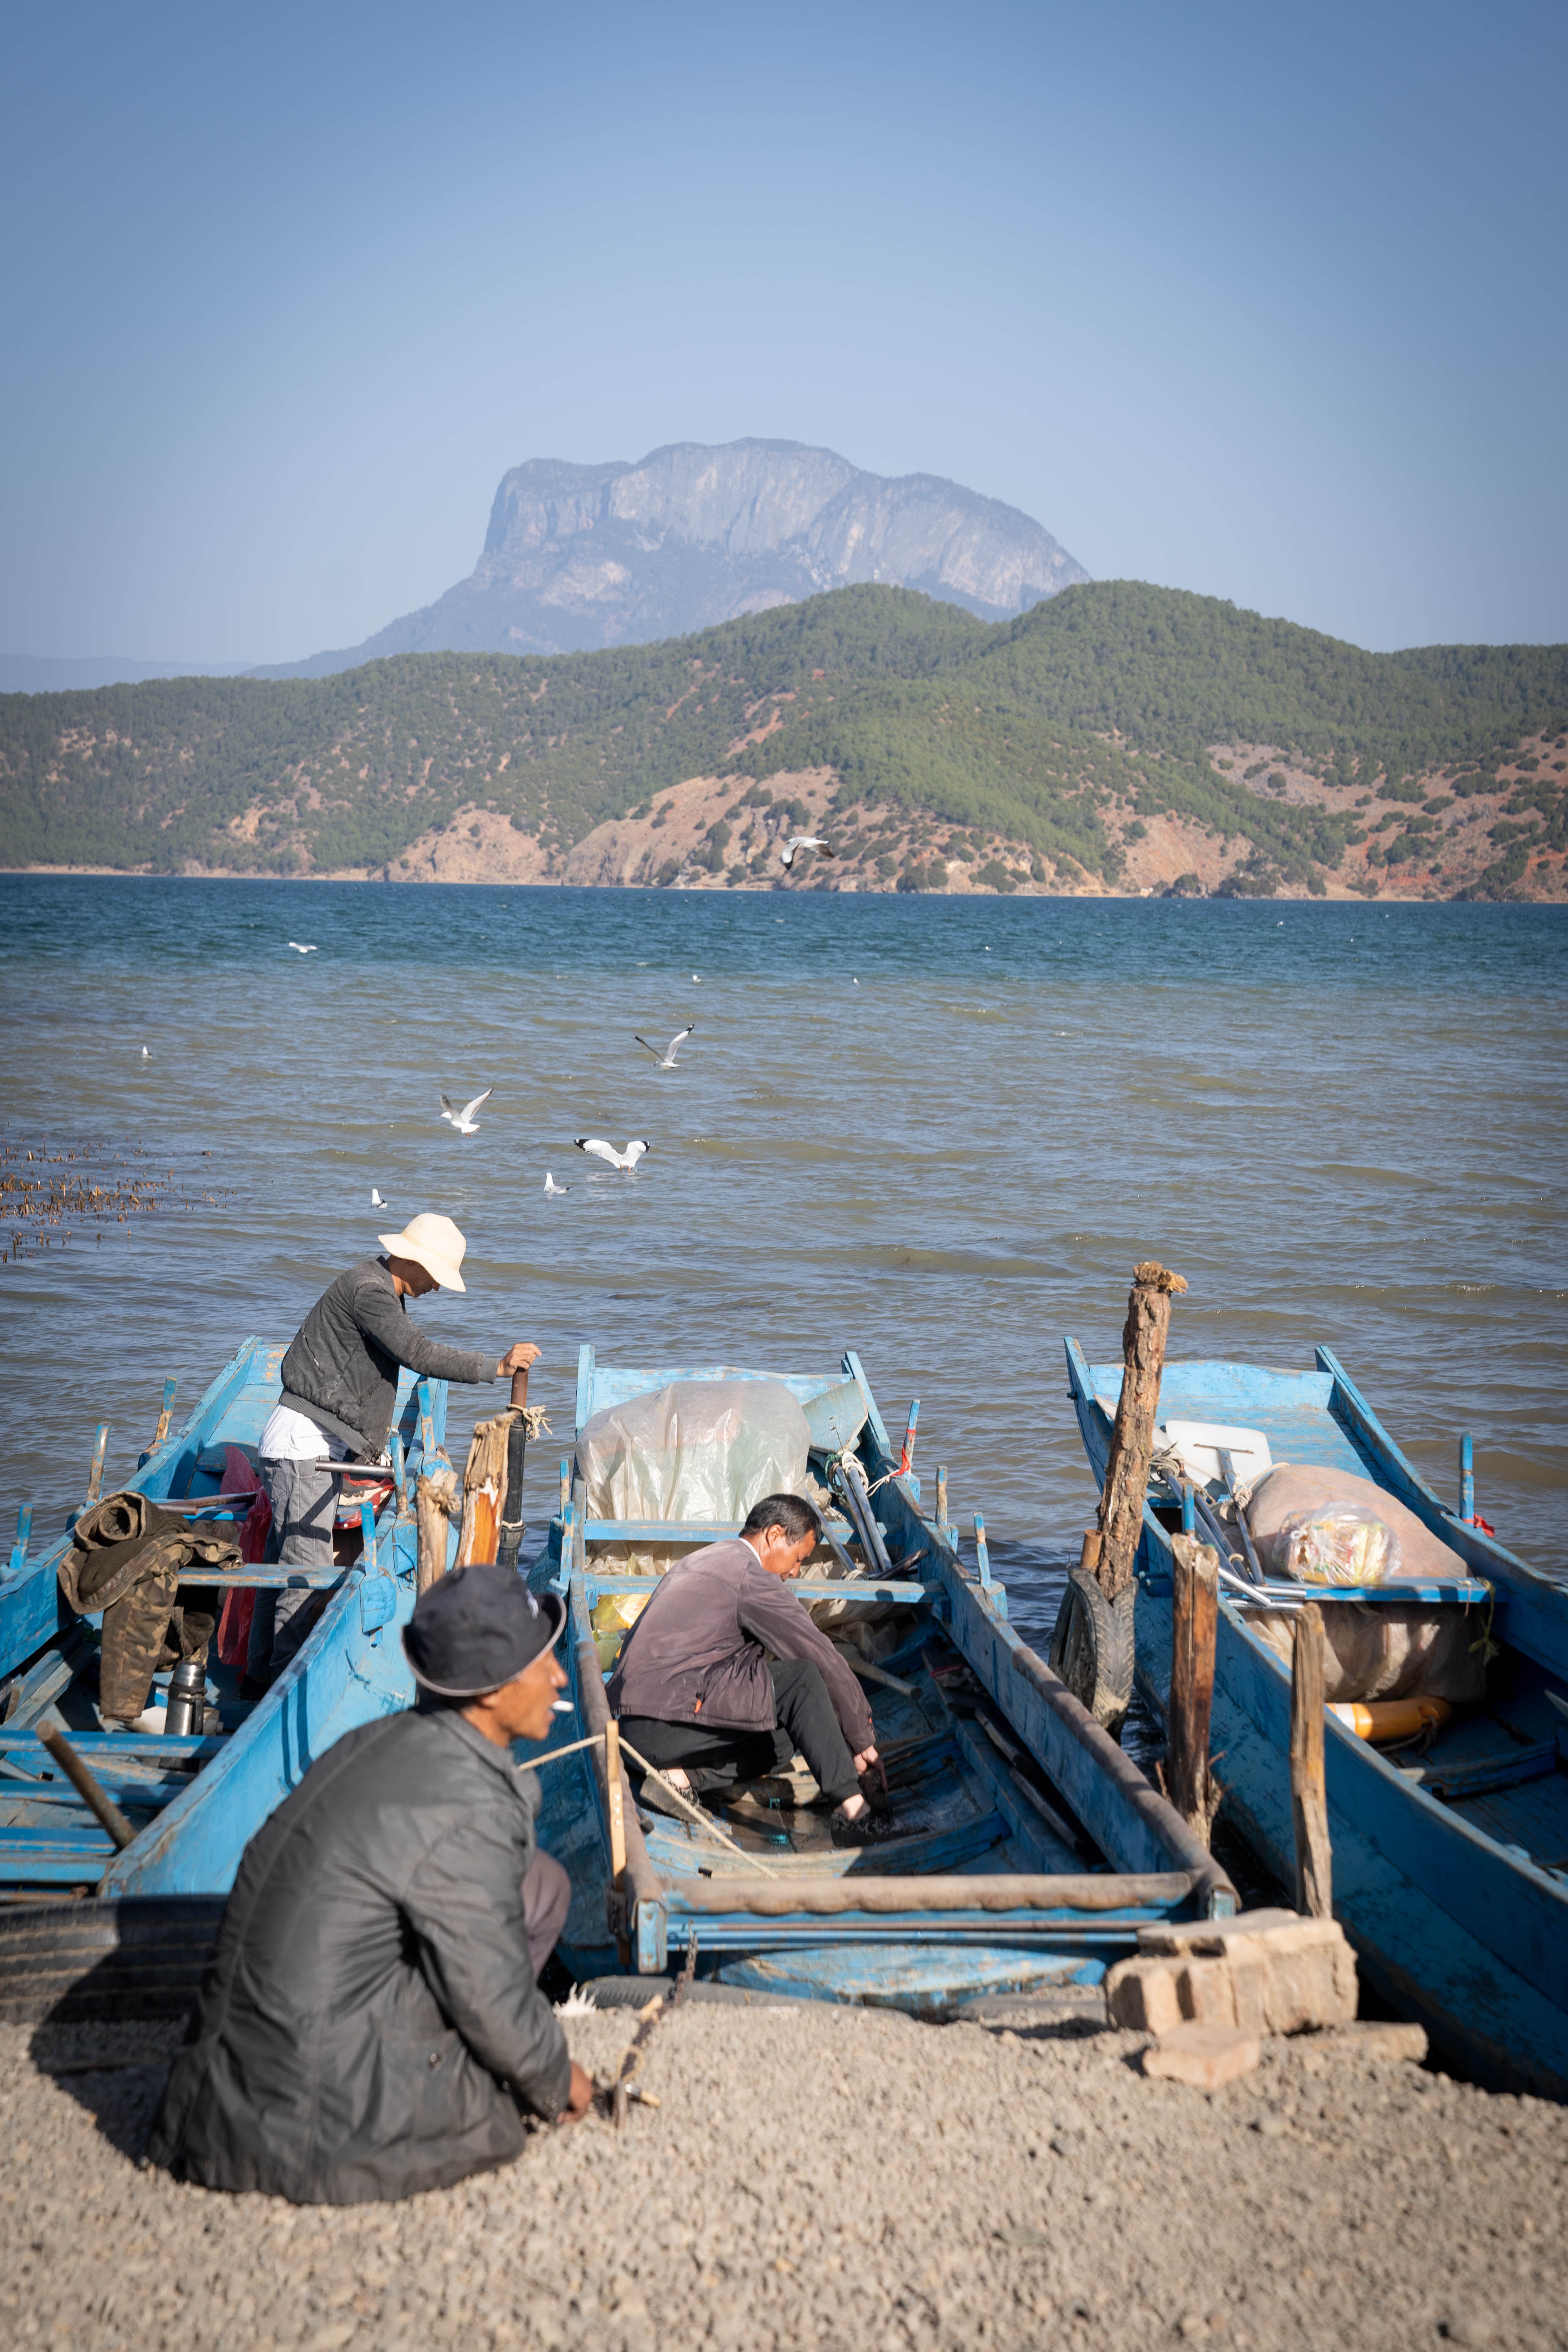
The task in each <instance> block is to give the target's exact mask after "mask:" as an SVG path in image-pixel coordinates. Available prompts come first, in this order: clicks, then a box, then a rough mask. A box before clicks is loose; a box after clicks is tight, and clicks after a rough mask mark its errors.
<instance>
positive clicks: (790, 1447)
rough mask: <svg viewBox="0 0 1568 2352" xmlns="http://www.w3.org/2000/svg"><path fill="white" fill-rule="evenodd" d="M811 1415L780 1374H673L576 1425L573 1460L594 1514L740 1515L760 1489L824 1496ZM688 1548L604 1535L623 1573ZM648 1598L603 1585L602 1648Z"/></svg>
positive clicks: (609, 1557)
mask: <svg viewBox="0 0 1568 2352" xmlns="http://www.w3.org/2000/svg"><path fill="white" fill-rule="evenodd" d="M809 1446H810V1434H809V1432H808V1430H807V1428H806V1421H805V1413H804V1412H802V1410H801V1407H800V1404H799V1402H798V1401H797V1400H796V1398H795V1395H794V1394H793V1392H792V1391H790V1390H789V1389H786V1388H785V1387H784V1383H783V1382H782V1381H669V1382H668V1384H667V1385H666V1386H665V1387H664V1388H662V1389H654V1390H650V1391H647V1393H646V1394H645V1395H642V1396H635V1397H628V1398H627V1399H626V1402H625V1403H624V1404H614V1405H607V1406H606V1407H605V1411H604V1412H596V1413H595V1415H594V1417H593V1419H592V1420H591V1421H590V1422H588V1423H586V1424H585V1426H584V1428H583V1429H581V1430H580V1431H579V1432H578V1435H577V1467H578V1470H579V1471H580V1472H581V1474H582V1476H583V1479H584V1485H585V1486H586V1488H587V1502H588V1517H590V1518H592V1519H697V1520H702V1519H710V1520H713V1519H717V1520H720V1521H724V1520H731V1521H735V1520H740V1519H743V1518H744V1517H745V1516H746V1514H747V1512H748V1511H749V1510H750V1509H751V1507H752V1504H753V1503H755V1502H760V1501H761V1499H762V1497H763V1496H764V1495H805V1496H807V1497H808V1498H809V1499H810V1500H811V1501H813V1502H818V1503H820V1501H821V1500H822V1499H823V1490H822V1488H821V1487H820V1486H817V1485H816V1481H815V1480H814V1479H813V1478H811V1477H810V1476H809V1475H808V1474H807V1469H806V1455H807V1453H808V1451H809ZM690 1549H691V1545H690V1543H689V1540H687V1539H685V1538H682V1539H681V1540H680V1544H679V1549H678V1550H671V1551H665V1550H662V1549H661V1550H660V1551H658V1552H654V1551H651V1550H649V1549H647V1546H646V1545H645V1546H641V1547H635V1548H634V1547H633V1546H631V1545H625V1546H623V1545H618V1544H616V1545H603V1546H601V1547H599V1549H598V1551H597V1558H598V1559H599V1560H600V1562H601V1564H602V1565H604V1566H605V1567H614V1568H615V1569H616V1570H617V1571H618V1572H619V1573H620V1574H621V1575H624V1576H647V1577H652V1576H656V1575H658V1573H659V1571H660V1570H662V1569H665V1568H667V1567H668V1565H669V1563H670V1561H671V1560H672V1559H679V1558H680V1557H681V1556H682V1555H683V1554H684V1553H685V1552H687V1551H689V1550H690ZM646 1608H647V1596H646V1595H645V1594H642V1593H636V1592H627V1593H606V1594H605V1597H604V1598H603V1599H602V1600H600V1601H596V1602H595V1607H594V1632H595V1635H596V1637H597V1638H598V1642H599V1647H600V1655H601V1657H602V1658H603V1657H605V1653H606V1651H608V1652H609V1654H611V1655H613V1654H614V1650H615V1648H616V1647H617V1646H618V1644H619V1642H620V1638H621V1636H622V1634H623V1633H625V1632H626V1628H627V1627H628V1626H630V1625H635V1624H636V1622H637V1619H638V1618H639V1617H640V1616H641V1614H642V1612H643V1611H644V1610H645V1609H646Z"/></svg>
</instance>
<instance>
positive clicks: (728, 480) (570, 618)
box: [257, 439, 1089, 677]
mask: <svg viewBox="0 0 1568 2352" xmlns="http://www.w3.org/2000/svg"><path fill="white" fill-rule="evenodd" d="M1088 577H1089V574H1088V572H1085V570H1084V569H1083V566H1082V565H1081V564H1080V563H1078V562H1075V561H1074V559H1073V558H1072V557H1071V556H1070V555H1068V553H1067V551H1066V550H1065V549H1063V548H1061V547H1059V546H1058V543H1057V541H1055V540H1054V539H1053V538H1052V537H1051V535H1050V533H1049V531H1048V530H1045V529H1044V528H1043V526H1042V525H1041V524H1039V523H1037V522H1035V521H1033V520H1031V519H1030V518H1029V516H1027V515H1026V514H1022V513H1020V512H1019V510H1018V509H1017V508H1016V507H1009V506H1005V505H1004V504H1003V503H1002V502H1001V500H1000V499H987V498H983V497H981V496H980V495H979V494H978V493H977V492H975V491H973V490H966V489H964V488H963V487H962V485H961V484H959V483H957V482H949V481H945V480H943V479H942V478H941V476H939V475H935V474H904V475H900V476H898V477H893V478H889V477H888V476H886V475H881V474H870V473H867V472H866V471H865V470H864V469H863V468H862V467H858V466H853V465H851V464H850V462H849V460H848V459H847V457H839V456H838V455H837V452H836V451H835V450H832V449H816V448H812V447H809V446H807V445H806V444H805V443H804V442H800V441H764V440H757V439H747V440H743V441H728V442H724V443H722V444H720V445H718V446H709V445H708V444H706V443H703V442H698V441H674V442H670V443H669V444H668V446H665V447H664V448H661V449H653V450H650V451H649V453H648V455H647V457H642V458H639V459H638V460H637V463H636V464H635V465H627V464H626V463H624V462H623V461H621V460H619V459H612V460H611V461H609V462H608V463H606V464H603V465H593V466H580V465H574V464H572V463H570V462H568V461H567V460H565V459H563V458H557V457H531V458H530V459H529V460H528V462H527V463H526V464H524V465H521V466H514V467H512V468H511V470H510V473H508V474H506V475H504V476H503V477H502V478H501V483H500V488H499V489H498V490H497V492H496V495H495V501H494V503H493V505H492V506H491V509H490V520H489V530H488V531H487V532H486V534H485V544H484V549H483V551H482V553H481V554H480V557H479V562H478V563H477V564H476V566H475V567H474V570H473V572H471V573H470V574H469V576H468V579H467V580H464V581H460V582H459V583H458V585H457V586H456V587H455V588H449V589H448V590H447V593H446V594H445V595H444V596H441V597H438V598H437V601H436V603H435V604H427V605H426V606H425V607H424V609H423V610H422V611H420V612H417V613H409V614H405V615H404V617H403V618H402V619H401V620H396V621H394V622H392V623H390V624H389V625H388V626H387V627H386V628H384V629H382V630H379V631H378V632H377V634H376V635H374V636H373V637H368V638H366V640H365V641H364V643H363V645H360V646H351V647H349V648H347V649H345V650H343V651H341V652H336V653H327V654H316V655H313V656H311V657H310V659H309V660H308V661H302V662H292V663H289V664H286V665H279V666H278V667H270V668H268V669H264V670H261V671H259V672H258V673H257V674H258V676H260V677H325V676H326V675H328V674H329V673H330V672H331V671H333V670H340V669H348V668H351V667H354V666H355V665H357V664H358V663H360V662H365V661H374V660H375V659H376V658H377V657H378V656H383V655H388V654H400V653H446V652H491V653H516V654H524V653H542V654H561V653H580V652H586V651H589V650H591V649H593V648H595V647H599V646H616V645H641V644H649V643H653V642H655V641H656V640H658V639H659V638H663V637H671V636H686V635H690V634H691V633H692V632H693V631H694V630H698V629H706V628H711V627H713V626H715V625H717V624H718V623H720V622H721V621H729V620H734V619H736V618H738V617H739V616H740V615H741V614H744V613H758V612H765V611H767V610H768V609H769V608H770V607H772V606H773V605H775V604H794V603H795V602H797V601H798V600H799V599H800V598H802V597H805V596H813V595H817V594H820V593H821V592H822V591H823V590H824V589H828V588H842V587H847V586H849V585H850V584H852V583H857V582H863V581H878V580H879V581H882V582H884V583H889V584H891V585H893V586H897V587H902V588H919V589H923V590H924V591H925V593H927V594H928V595H931V596H938V597H941V598H942V599H943V600H944V601H945V602H947V603H949V604H962V605H963V606H964V607H965V608H966V609H967V610H968V611H970V612H972V613H973V614H977V615H978V616H979V617H980V618H981V619H982V620H986V621H999V620H1008V619H1011V618H1012V617H1013V616H1014V615H1016V614H1018V613H1021V612H1024V611H1026V609H1027V608H1028V607H1029V606H1030V605H1031V604H1038V603H1039V602H1040V601H1041V599H1042V598H1044V597H1047V596H1054V595H1055V594H1056V593H1057V592H1058V589H1061V588H1067V587H1069V586H1071V585H1072V583H1074V582H1076V581H1082V580H1087V579H1088Z"/></svg>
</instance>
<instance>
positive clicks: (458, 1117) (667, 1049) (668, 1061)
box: [289, 940, 702, 1209]
mask: <svg viewBox="0 0 1568 2352" xmlns="http://www.w3.org/2000/svg"><path fill="white" fill-rule="evenodd" d="M294 944H295V942H294V941H293V940H289V946H290V947H292V946H294ZM691 977H692V979H693V980H694V981H695V982H697V985H698V986H699V987H700V986H701V985H702V982H701V979H700V975H699V974H698V973H697V972H693V973H692V975H691ZM696 1028H697V1024H696V1023H695V1022H694V1021H689V1022H688V1023H687V1024H686V1026H685V1028H684V1029H678V1030H677V1031H676V1033H675V1034H674V1036H673V1037H672V1038H671V1039H670V1041H669V1043H668V1045H650V1044H649V1042H648V1040H647V1038H646V1037H642V1036H638V1035H637V1031H636V1030H634V1031H633V1032H632V1035H633V1038H634V1040H635V1041H636V1043H637V1045H640V1046H641V1047H642V1049H643V1051H644V1053H646V1054H651V1055H653V1058H654V1060H655V1062H656V1063H657V1065H658V1067H659V1068H660V1069H661V1070H678V1069H679V1067H680V1063H679V1059H678V1058H677V1057H678V1055H679V1052H680V1048H681V1047H682V1045H685V1043H686V1041H687V1039H688V1038H689V1037H690V1036H692V1035H694V1034H696ZM494 1092H495V1088H494V1087H486V1088H485V1090H484V1092H483V1094H482V1095H475V1096H474V1097H473V1099H472V1100H471V1101H470V1102H466V1103H463V1104H462V1105H460V1106H459V1105H458V1104H457V1103H455V1102H454V1101H453V1100H452V1098H451V1097H450V1095H442V1096H441V1097H439V1100H440V1104H441V1116H442V1118H444V1119H445V1120H446V1122H447V1126H448V1127H452V1128H455V1129H457V1131H458V1134H459V1135H478V1133H479V1120H478V1118H476V1117H475V1113H476V1112H477V1111H478V1110H479V1107H480V1105H481V1104H483V1103H488V1102H489V1098H490V1097H491V1095H493V1094H494ZM572 1140H573V1142H574V1144H575V1145H576V1147H577V1149H578V1150H579V1151H585V1152H587V1154H588V1155H589V1157H590V1158H591V1159H594V1160H604V1162H605V1165H606V1167H610V1168H618V1169H620V1170H621V1171H622V1172H623V1173H624V1174H626V1175H629V1174H630V1173H631V1171H632V1170H633V1169H634V1168H635V1167H636V1166H637V1161H638V1160H641V1159H642V1158H643V1157H644V1156H645V1154H646V1153H647V1152H649V1151H651V1150H652V1149H653V1146H652V1145H651V1144H650V1143H649V1141H648V1139H647V1137H646V1136H643V1135H634V1136H633V1137H632V1139H631V1140H630V1142H629V1143H628V1144H627V1145H626V1150H624V1151H617V1150H616V1147H615V1145H614V1144H613V1143H610V1142H607V1141H606V1140H605V1137H604V1136H602V1135H574V1137H573V1138H572ZM571 1190H572V1187H571V1185H570V1184H558V1183H557V1182H556V1181H555V1177H554V1172H553V1171H552V1170H551V1169H548V1168H547V1169H546V1170H545V1171H544V1192H545V1198H546V1199H547V1200H560V1199H562V1198H563V1197H564V1195H565V1194H566V1193H568V1192H570V1191H571ZM370 1205H371V1207H372V1208H373V1209H385V1208H389V1207H390V1206H391V1203H390V1202H387V1201H384V1199H383V1198H382V1196H381V1194H380V1192H377V1190H376V1188H375V1186H374V1184H373V1185H372V1186H371V1188H370Z"/></svg>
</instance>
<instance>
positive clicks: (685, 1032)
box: [632, 1021, 697, 1070]
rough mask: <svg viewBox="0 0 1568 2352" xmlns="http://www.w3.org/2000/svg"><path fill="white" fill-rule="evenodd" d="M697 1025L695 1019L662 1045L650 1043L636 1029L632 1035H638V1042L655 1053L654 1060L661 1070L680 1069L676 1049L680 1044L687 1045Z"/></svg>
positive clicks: (652, 1053) (651, 1052)
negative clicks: (639, 1035) (666, 1043)
mask: <svg viewBox="0 0 1568 2352" xmlns="http://www.w3.org/2000/svg"><path fill="white" fill-rule="evenodd" d="M696 1026H697V1024H696V1023H695V1021H693V1022H691V1023H689V1024H688V1026H687V1027H686V1028H684V1029H678V1030H677V1031H676V1033H675V1034H674V1036H673V1037H672V1038H671V1039H670V1041H669V1043H668V1045H665V1046H662V1047H660V1046H658V1045H648V1042H647V1038H646V1037H637V1031H636V1030H635V1029H634V1030H633V1031H632V1035H633V1036H634V1037H637V1044H638V1045H642V1046H645V1047H647V1051H648V1052H649V1053H650V1054H651V1055H653V1057H654V1060H655V1061H656V1062H657V1063H658V1066H659V1068H660V1069H661V1070H675V1069H679V1066H680V1065H679V1063H678V1062H677V1060H676V1058H675V1049H676V1047H677V1046H678V1045H685V1043H686V1041H687V1039H688V1038H689V1036H690V1034H691V1032H692V1030H693V1029H695V1028H696Z"/></svg>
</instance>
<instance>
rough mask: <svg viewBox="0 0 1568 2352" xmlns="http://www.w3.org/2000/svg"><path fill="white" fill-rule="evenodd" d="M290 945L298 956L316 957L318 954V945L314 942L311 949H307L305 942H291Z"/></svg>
mask: <svg viewBox="0 0 1568 2352" xmlns="http://www.w3.org/2000/svg"><path fill="white" fill-rule="evenodd" d="M289 946H290V947H291V948H292V949H293V950H294V952H295V954H296V955H314V954H315V952H316V943H315V941H314V940H311V942H310V946H309V947H306V946H305V945H304V943H303V941H302V940H289Z"/></svg>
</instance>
